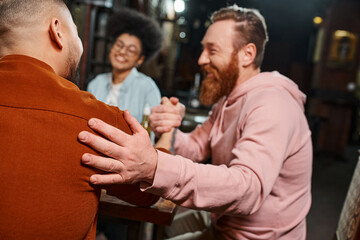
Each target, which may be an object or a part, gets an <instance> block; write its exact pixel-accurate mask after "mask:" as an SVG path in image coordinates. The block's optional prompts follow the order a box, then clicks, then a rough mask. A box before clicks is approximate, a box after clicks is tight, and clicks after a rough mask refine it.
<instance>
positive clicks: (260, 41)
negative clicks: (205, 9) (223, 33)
mask: <svg viewBox="0 0 360 240" xmlns="http://www.w3.org/2000/svg"><path fill="white" fill-rule="evenodd" d="M221 20H234V21H235V22H236V25H235V31H236V33H237V34H236V36H235V37H234V39H233V44H234V48H235V49H236V50H239V49H240V48H241V47H243V46H245V45H246V44H248V43H254V44H255V46H256V57H255V59H254V65H255V67H260V66H261V63H262V61H263V58H264V51H265V44H266V42H267V41H268V40H269V37H268V33H267V28H266V23H265V19H264V17H263V16H262V15H261V14H260V12H259V11H258V10H256V9H251V8H242V7H239V6H237V5H236V4H234V5H232V6H229V7H224V8H221V9H219V10H218V11H216V12H214V13H213V14H212V16H211V21H212V22H217V21H221Z"/></svg>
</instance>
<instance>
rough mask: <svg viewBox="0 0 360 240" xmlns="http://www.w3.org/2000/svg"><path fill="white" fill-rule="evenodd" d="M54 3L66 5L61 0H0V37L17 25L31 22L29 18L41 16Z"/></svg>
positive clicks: (23, 25)
mask: <svg viewBox="0 0 360 240" xmlns="http://www.w3.org/2000/svg"><path fill="white" fill-rule="evenodd" d="M54 5H57V6H61V7H66V4H65V2H64V1H63V0H26V1H24V0H0V38H4V37H6V35H7V34H8V33H9V32H11V30H12V29H14V28H16V27H17V26H21V27H26V26H27V25H30V24H32V21H31V20H33V19H35V17H42V16H43V15H44V14H46V13H47V12H48V10H49V9H53V7H54ZM9 44H10V42H9Z"/></svg>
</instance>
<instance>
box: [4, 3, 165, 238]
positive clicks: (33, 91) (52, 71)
mask: <svg viewBox="0 0 360 240" xmlns="http://www.w3.org/2000/svg"><path fill="white" fill-rule="evenodd" d="M82 51H83V48H82V44H81V41H80V39H79V37H78V33H77V30H76V26H75V24H74V22H73V20H72V17H71V14H70V12H69V10H68V8H67V7H66V5H65V4H64V2H63V1H61V0H26V1H20V0H2V1H0V57H1V58H0V144H1V148H0V188H1V193H0V213H1V214H0V239H15V240H17V239H19V240H20V239H21V240H23V239H40V240H41V239H44V240H45V239H46V240H48V239H52V240H53V239H59V240H60V239H61V240H64V239H95V233H96V220H97V208H98V203H99V196H100V188H99V187H96V188H95V187H94V186H93V185H91V184H89V177H90V176H91V175H92V174H94V173H96V172H99V171H97V170H94V169H91V168H89V167H87V166H84V165H82V164H81V155H82V154H83V153H84V152H88V151H92V150H91V149H90V148H88V147H86V146H84V145H83V144H81V143H79V142H78V141H77V134H78V132H79V131H81V130H85V129H89V128H88V127H87V120H88V119H90V117H94V116H97V117H101V118H103V119H104V120H105V121H106V122H108V123H110V124H112V125H114V126H116V127H118V128H120V129H121V130H123V131H125V132H127V133H128V134H131V130H130V128H129V126H128V125H127V124H126V122H125V121H124V118H123V112H121V111H120V110H119V109H118V108H116V107H110V106H107V105H105V104H104V103H102V102H100V101H97V100H96V99H95V98H94V96H93V95H91V94H89V93H86V92H82V91H80V90H79V89H78V87H76V85H75V84H73V83H71V82H70V81H68V80H67V79H69V80H71V79H73V78H74V77H75V75H76V74H75V72H76V71H75V70H76V69H77V66H78V63H79V60H80V57H81V54H82ZM65 78H66V79H65ZM89 130H90V129H89ZM149 144H150V145H151V143H149ZM92 153H93V154H96V153H95V151H92ZM104 187H105V186H104ZM105 188H107V189H108V193H109V192H111V193H113V194H115V195H116V196H118V197H119V198H121V199H123V200H125V201H128V202H130V203H134V204H138V205H151V204H152V203H154V202H155V201H156V200H157V199H158V197H157V196H154V195H152V194H148V193H145V194H144V193H142V192H141V191H140V190H139V187H138V185H135V184H134V185H130V184H129V185H121V186H120V185H119V186H116V189H115V190H113V189H110V188H108V187H105Z"/></svg>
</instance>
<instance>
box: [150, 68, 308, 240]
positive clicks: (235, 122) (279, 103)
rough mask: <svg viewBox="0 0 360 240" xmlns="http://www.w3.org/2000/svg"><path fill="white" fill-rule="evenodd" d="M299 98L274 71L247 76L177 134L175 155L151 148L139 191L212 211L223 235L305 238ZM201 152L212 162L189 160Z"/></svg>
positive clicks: (304, 138) (303, 127)
mask: <svg viewBox="0 0 360 240" xmlns="http://www.w3.org/2000/svg"><path fill="white" fill-rule="evenodd" d="M305 99H306V97H305V95H304V94H303V93H302V92H300V91H299V89H298V87H297V85H296V84H294V83H293V82H292V81H291V80H289V79H288V78H286V77H285V76H283V75H281V74H279V73H278V72H264V73H260V74H258V75H256V76H255V77H253V78H251V79H249V80H247V81H246V82H244V83H242V84H241V85H239V86H237V87H236V88H234V90H233V91H232V92H231V93H230V95H229V96H228V97H227V98H225V97H224V98H223V99H221V100H220V101H219V102H218V103H217V104H216V105H215V106H214V107H213V109H212V112H211V113H210V115H209V118H208V120H206V121H205V122H204V124H203V125H201V126H198V127H197V128H196V129H195V130H194V131H193V132H191V133H190V134H186V133H182V132H180V131H177V133H176V138H175V139H176V140H175V146H174V147H175V152H176V154H178V155H176V156H170V155H168V154H165V153H162V152H159V154H158V165H157V170H156V173H155V179H154V182H153V185H152V186H151V187H150V188H148V189H147V190H146V191H149V192H152V193H156V194H160V195H161V196H162V197H164V198H166V199H170V200H172V201H174V202H176V203H177V204H180V205H182V206H185V207H188V208H192V209H201V210H206V211H210V212H212V213H213V214H212V222H213V225H214V226H215V227H216V228H217V229H218V230H219V231H221V232H222V233H223V235H224V237H225V238H226V239H253V240H255V239H267V240H268V239H291V240H293V239H305V236H306V222H305V217H306V215H307V213H308V211H309V209H310V205H311V192H310V190H311V189H310V188H311V172H312V144H311V133H310V130H309V127H308V123H307V120H306V118H305V115H304V102H305ZM180 155H181V156H180ZM209 157H211V160H212V164H200V163H197V162H201V161H203V160H206V159H207V158H209Z"/></svg>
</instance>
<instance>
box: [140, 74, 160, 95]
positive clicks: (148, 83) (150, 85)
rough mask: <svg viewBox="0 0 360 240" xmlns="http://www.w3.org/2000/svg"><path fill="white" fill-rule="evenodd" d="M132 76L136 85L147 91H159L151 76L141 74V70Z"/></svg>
mask: <svg viewBox="0 0 360 240" xmlns="http://www.w3.org/2000/svg"><path fill="white" fill-rule="evenodd" d="M134 78H135V79H134V80H135V81H136V86H137V87H139V88H144V89H146V90H149V91H150V90H155V91H157V92H159V93H160V90H159V88H158V87H157V85H156V83H155V81H154V80H153V79H152V78H151V77H149V76H147V75H145V74H143V73H142V72H137V74H136V75H135V77H134Z"/></svg>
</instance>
